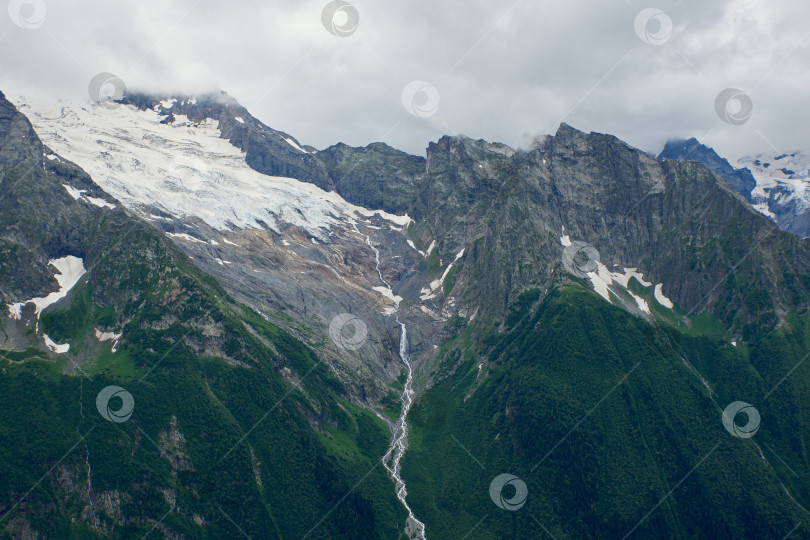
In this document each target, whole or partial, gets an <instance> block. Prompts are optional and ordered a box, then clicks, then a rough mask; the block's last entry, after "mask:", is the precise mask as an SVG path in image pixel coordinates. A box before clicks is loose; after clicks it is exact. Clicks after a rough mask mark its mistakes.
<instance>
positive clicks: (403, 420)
mask: <svg viewBox="0 0 810 540" xmlns="http://www.w3.org/2000/svg"><path fill="white" fill-rule="evenodd" d="M355 230H356V229H355ZM358 232H359V231H358ZM366 244H368V247H370V248H371V249H372V250H374V259H375V262H376V263H377V274H378V275H379V276H380V281H382V282H383V283H384V284H385V287H386V288H387V289H388V290H389V291H390V292H391V296H392V297H393V296H394V291H393V290H391V285H390V284H389V283H388V282H387V281H385V278H384V277H383V275H382V271H381V270H380V252H379V250H378V249H377V248H375V247H374V244H372V243H371V238H369V237H368V236H366ZM397 323H398V324H399V327H400V328H401V329H402V333H401V334H400V337H399V357H400V358H402V362H403V363H404V364H405V367H406V368H407V369H408V377H407V379H406V380H405V389H404V390H403V391H402V412H401V413H400V415H399V420H397V423H396V424H394V428H393V437H392V439H391V444H390V446H389V447H388V452H386V453H385V456H383V459H382V462H383V465H384V466H385V468H386V470H387V471H388V474H390V475H391V478H392V479H393V480H394V488H395V489H396V492H397V498H398V499H399V501H400V502H401V503H402V505H403V506H404V507H405V510H407V511H408V519H407V520H406V521H405V534H407V535H408V538H410V539H411V540H425V524H424V523H422V522H421V521H419V520H418V519H416V516H415V515H414V513H413V510H411V507H410V505H409V504H408V501H407V500H406V497H407V495H408V490H407V488H406V487H405V480H403V479H402V475H401V472H402V465H401V463H400V462H401V461H402V456H403V455H405V450H407V449H408V422H407V417H408V411H410V410H411V406H412V405H413V398H414V391H413V368H412V366H411V357H410V354H409V351H408V330H407V329H406V328H405V324H403V323H402V322H400V321H399V319H397Z"/></svg>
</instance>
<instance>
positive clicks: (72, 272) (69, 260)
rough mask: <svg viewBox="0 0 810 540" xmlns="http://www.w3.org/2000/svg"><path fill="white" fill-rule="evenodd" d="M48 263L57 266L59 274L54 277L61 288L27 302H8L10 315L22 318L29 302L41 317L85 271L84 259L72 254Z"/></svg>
mask: <svg viewBox="0 0 810 540" xmlns="http://www.w3.org/2000/svg"><path fill="white" fill-rule="evenodd" d="M48 264H49V265H51V266H53V267H54V268H56V271H57V274H56V275H55V276H54V277H55V278H56V282H57V283H59V290H58V291H54V292H52V293H50V294H49V295H47V296H43V297H41V298H32V299H30V300H26V301H25V302H17V303H15V304H8V312H9V316H10V317H11V318H12V319H16V320H20V319H21V318H22V308H23V307H24V306H25V305H26V304H28V303H29V302H30V303H33V304H34V305H35V306H36V308H35V310H34V314H35V315H36V316H37V318H39V315H40V313H42V311H43V310H44V309H45V308H47V307H48V306H52V305H53V304H55V303H57V302H58V301H59V300H61V299H62V298H64V297H66V296H67V294H68V292H70V289H72V288H73V286H74V285H76V283H78V282H79V280H80V279H81V277H82V276H83V275H84V273H85V269H84V261H82V260H81V259H80V258H78V257H74V256H72V255H68V256H67V257H62V258H61V259H54V260H52V261H49V262H48Z"/></svg>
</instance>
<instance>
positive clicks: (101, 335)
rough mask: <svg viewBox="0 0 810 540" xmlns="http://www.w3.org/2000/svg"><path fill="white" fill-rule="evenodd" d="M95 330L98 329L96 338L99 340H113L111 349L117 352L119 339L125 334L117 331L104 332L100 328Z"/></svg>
mask: <svg viewBox="0 0 810 540" xmlns="http://www.w3.org/2000/svg"><path fill="white" fill-rule="evenodd" d="M95 330H96V339H97V340H99V342H104V341H112V342H113V344H112V349H111V350H112V352H116V350H117V349H116V347H118V340H119V339H121V336H122V335H123V334H122V333H118V334H116V333H115V332H102V331H101V330H99V329H98V328H96V329H95Z"/></svg>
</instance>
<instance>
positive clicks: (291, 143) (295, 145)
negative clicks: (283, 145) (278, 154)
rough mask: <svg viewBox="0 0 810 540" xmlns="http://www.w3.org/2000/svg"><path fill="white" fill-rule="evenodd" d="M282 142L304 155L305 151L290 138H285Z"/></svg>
mask: <svg viewBox="0 0 810 540" xmlns="http://www.w3.org/2000/svg"><path fill="white" fill-rule="evenodd" d="M284 140H285V141H287V144H289V145H290V146H292V147H293V148H295V149H296V150H298V151H299V152H305V153H306V150H304V149H303V148H301V146H300V145H299V144H298V143H297V142H295V139H293V138H291V137H287V138H286V139H284Z"/></svg>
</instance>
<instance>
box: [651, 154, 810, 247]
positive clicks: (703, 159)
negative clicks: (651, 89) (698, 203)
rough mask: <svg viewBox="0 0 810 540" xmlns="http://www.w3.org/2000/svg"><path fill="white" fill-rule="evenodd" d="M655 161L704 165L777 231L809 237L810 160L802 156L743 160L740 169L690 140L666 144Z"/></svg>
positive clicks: (740, 161) (778, 155)
mask: <svg viewBox="0 0 810 540" xmlns="http://www.w3.org/2000/svg"><path fill="white" fill-rule="evenodd" d="M658 158H659V159H674V160H680V161H697V162H699V163H702V164H704V165H706V166H707V167H708V168H709V169H710V170H711V171H712V172H714V173H715V174H717V175H718V176H720V177H721V178H723V179H725V180H726V181H727V182H728V183H729V184H730V185H731V186H732V187H733V188H734V189H735V190H736V191H737V192H739V193H740V194H742V195H743V196H744V197H745V198H746V199H747V200H748V201H749V202H750V203H751V204H752V205H753V206H754V208H756V209H757V210H758V211H759V212H761V213H762V214H764V215H766V216H768V217H769V218H771V219H772V220H773V221H775V222H776V224H777V225H778V226H779V228H780V229H782V230H784V231H789V232H791V233H793V234H795V235H798V236H800V237H802V238H807V237H808V236H810V228H808V224H810V200H808V198H807V195H806V192H807V184H808V175H809V174H810V159H808V158H807V156H806V155H805V154H803V153H801V152H794V153H792V154H774V155H768V156H766V155H757V156H745V157H741V158H739V159H737V160H736V162H735V163H736V165H737V166H739V168H734V167H733V166H732V165H731V164H730V163H729V161H728V160H726V159H724V158H722V157H720V156H719V155H717V153H716V152H715V151H714V150H712V149H711V148H709V147H707V146H705V145H703V144H700V143H699V142H698V141H697V140H696V139H694V138H692V139H689V140H688V141H681V140H678V141H670V142H668V143H667V144H666V146H665V147H664V150H663V151H662V152H661V153H660V154H659V156H658Z"/></svg>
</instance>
